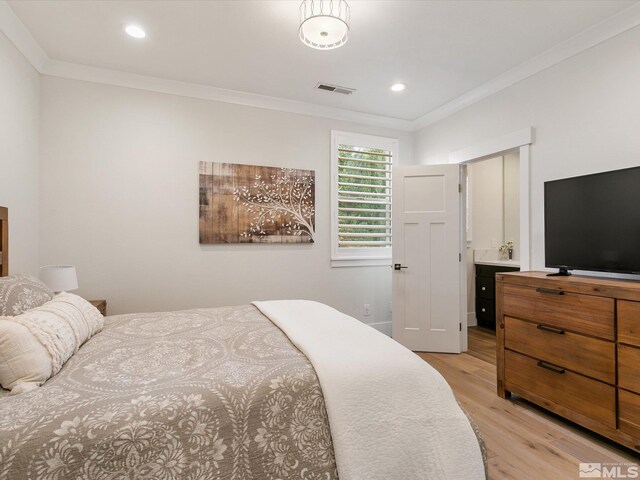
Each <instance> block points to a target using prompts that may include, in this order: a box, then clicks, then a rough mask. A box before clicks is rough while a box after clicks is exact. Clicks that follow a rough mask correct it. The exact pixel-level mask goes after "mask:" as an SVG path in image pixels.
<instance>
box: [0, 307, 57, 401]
mask: <svg viewBox="0 0 640 480" xmlns="http://www.w3.org/2000/svg"><path fill="white" fill-rule="evenodd" d="M14 318H16V317H0V383H1V384H2V386H3V387H4V388H6V389H7V390H11V393H13V394H16V393H22V392H26V391H28V390H32V389H34V388H36V387H37V386H38V385H41V384H42V383H44V382H45V381H46V380H47V379H48V378H49V377H50V376H51V375H52V373H51V356H50V355H49V352H47V349H46V348H44V347H43V346H42V345H41V344H40V342H38V341H37V340H36V337H34V336H33V335H32V334H31V333H30V332H29V329H28V328H27V327H25V326H23V325H20V324H19V323H16V322H14V321H12V320H13V319H14Z"/></svg>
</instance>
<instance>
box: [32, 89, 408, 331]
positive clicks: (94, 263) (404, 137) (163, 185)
mask: <svg viewBox="0 0 640 480" xmlns="http://www.w3.org/2000/svg"><path fill="white" fill-rule="evenodd" d="M331 129H339V130H346V131H354V132H360V133H369V134H374V135H384V136H391V137H396V138H399V139H400V157H401V158H409V159H410V158H411V157H412V156H413V150H412V148H413V145H412V135H411V134H410V133H404V132H396V131H390V130H384V129H378V128H373V127H363V126H358V125H353V124H349V123H345V122H338V121H332V120H327V119H320V118H315V117H308V116H302V115H294V114H289V113H282V112H275V111H270V110H263V109H257V108H252V107H243V106H238V105H230V104H224V103H216V102H210V101H205V100H198V99H191V98H183V97H178V96H171V95H165V94H158V93H152V92H146V91H141V90H133V89H127V88H120V87H113V86H107V85H100V84H93V83H87V82H80V81H73V80H66V79H60V78H54V77H43V79H42V121H41V170H40V173H41V179H42V182H41V185H42V187H41V236H40V259H41V262H43V263H49V262H51V263H71V264H75V265H76V266H77V269H78V276H79V281H80V285H81V288H80V289H79V291H78V292H79V294H81V295H83V296H86V297H91V298H106V299H107V300H108V302H109V311H110V313H113V314H115V313H121V312H135V311H145V310H146V311H148V310H174V309H182V308H192V307H208V306H219V305H233V304H242V303H247V302H249V301H251V300H256V299H276V298H307V299H315V300H319V301H322V302H325V303H328V304H330V305H332V306H334V307H336V308H338V309H340V310H342V311H344V312H346V313H348V314H351V315H353V316H355V317H356V318H360V319H361V320H363V321H366V322H367V323H378V322H389V321H390V312H389V302H390V300H391V268H389V267H356V268H353V267H351V268H331V266H330V243H329V241H330V206H331V204H330V185H331V182H330V166H331V157H330V141H331V138H330V132H331ZM202 160H204V161H224V162H235V163H249V164H260V165H272V166H284V167H295V168H303V169H313V170H315V172H316V207H317V214H316V222H317V227H316V232H317V235H316V243H315V244H311V245H264V244H263V245H256V244H253V245H251V244H245V245H215V246H214V245H211V246H201V245H199V243H198V162H199V161H202ZM365 303H369V304H371V305H372V309H373V311H372V316H371V317H363V311H362V308H363V304H365ZM384 327H385V328H387V327H388V325H385V326H384Z"/></svg>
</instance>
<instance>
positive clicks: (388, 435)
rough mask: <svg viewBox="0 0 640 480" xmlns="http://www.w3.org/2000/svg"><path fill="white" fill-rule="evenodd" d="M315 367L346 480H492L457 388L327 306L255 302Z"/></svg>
mask: <svg viewBox="0 0 640 480" xmlns="http://www.w3.org/2000/svg"><path fill="white" fill-rule="evenodd" d="M254 305H255V306H256V307H258V309H260V311H261V312H262V313H263V314H264V315H265V316H267V317H268V318H269V319H270V320H271V321H272V322H273V323H274V324H276V325H277V326H278V327H279V328H280V329H281V330H282V331H284V333H285V334H286V335H287V336H288V337H289V339H290V340H291V342H292V343H293V344H294V345H295V346H296V347H297V348H298V349H299V350H300V351H302V352H303V353H304V354H305V355H306V356H307V358H308V359H309V361H310V362H311V364H312V365H313V367H314V369H315V371H316V373H317V375H318V379H319V380H320V385H321V387H322V390H323V394H324V398H325V403H326V408H327V414H328V417H329V425H330V428H331V436H332V438H333V446H334V450H335V455H336V464H337V467H338V474H339V476H340V479H341V480H413V479H434V480H457V479H460V480H474V479H484V478H485V474H484V466H483V462H482V454H481V452H480V447H479V445H478V441H477V439H476V436H475V434H474V432H473V429H472V428H471V425H470V424H469V420H468V419H467V417H466V416H465V414H464V413H463V412H462V410H461V409H460V407H459V406H458V404H457V402H456V400H455V398H454V396H453V392H452V391H451V388H450V387H449V385H448V384H447V382H446V381H445V380H444V378H442V376H441V375H440V374H439V373H438V372H437V371H436V370H435V369H433V368H432V367H431V366H430V365H428V364H427V363H426V362H424V361H423V360H422V359H420V358H419V357H418V356H417V355H415V354H414V353H413V352H411V351H409V350H407V349H406V348H404V347H403V346H402V345H400V344H399V343H397V342H395V341H394V340H392V339H390V338H389V337H387V336H385V335H383V334H382V333H380V332H378V331H376V330H374V329H373V328H371V327H368V326H366V325H364V324H363V323H361V322H359V321H358V320H356V319H354V318H352V317H349V316H348V315H344V314H342V313H340V312H338V311H337V310H334V309H333V308H331V307H328V306H326V305H323V304H321V303H316V302H310V301H303V300H282V301H269V302H254Z"/></svg>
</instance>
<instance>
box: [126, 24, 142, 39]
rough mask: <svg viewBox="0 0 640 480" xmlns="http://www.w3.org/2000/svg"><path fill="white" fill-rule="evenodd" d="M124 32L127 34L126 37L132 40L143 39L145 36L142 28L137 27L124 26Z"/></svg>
mask: <svg viewBox="0 0 640 480" xmlns="http://www.w3.org/2000/svg"><path fill="white" fill-rule="evenodd" d="M124 31H125V32H127V35H129V36H130V37H133V38H144V37H146V36H147V34H146V33H145V32H144V30H143V29H142V27H139V26H138V25H125V27H124Z"/></svg>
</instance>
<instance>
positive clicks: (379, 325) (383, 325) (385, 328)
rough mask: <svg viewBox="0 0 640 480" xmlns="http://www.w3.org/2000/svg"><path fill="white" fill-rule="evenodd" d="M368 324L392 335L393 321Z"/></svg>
mask: <svg viewBox="0 0 640 480" xmlns="http://www.w3.org/2000/svg"><path fill="white" fill-rule="evenodd" d="M367 325H369V326H370V327H373V328H375V329H376V330H378V331H379V332H382V333H384V334H385V335H387V336H388V337H390V336H391V322H378V323H367Z"/></svg>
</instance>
